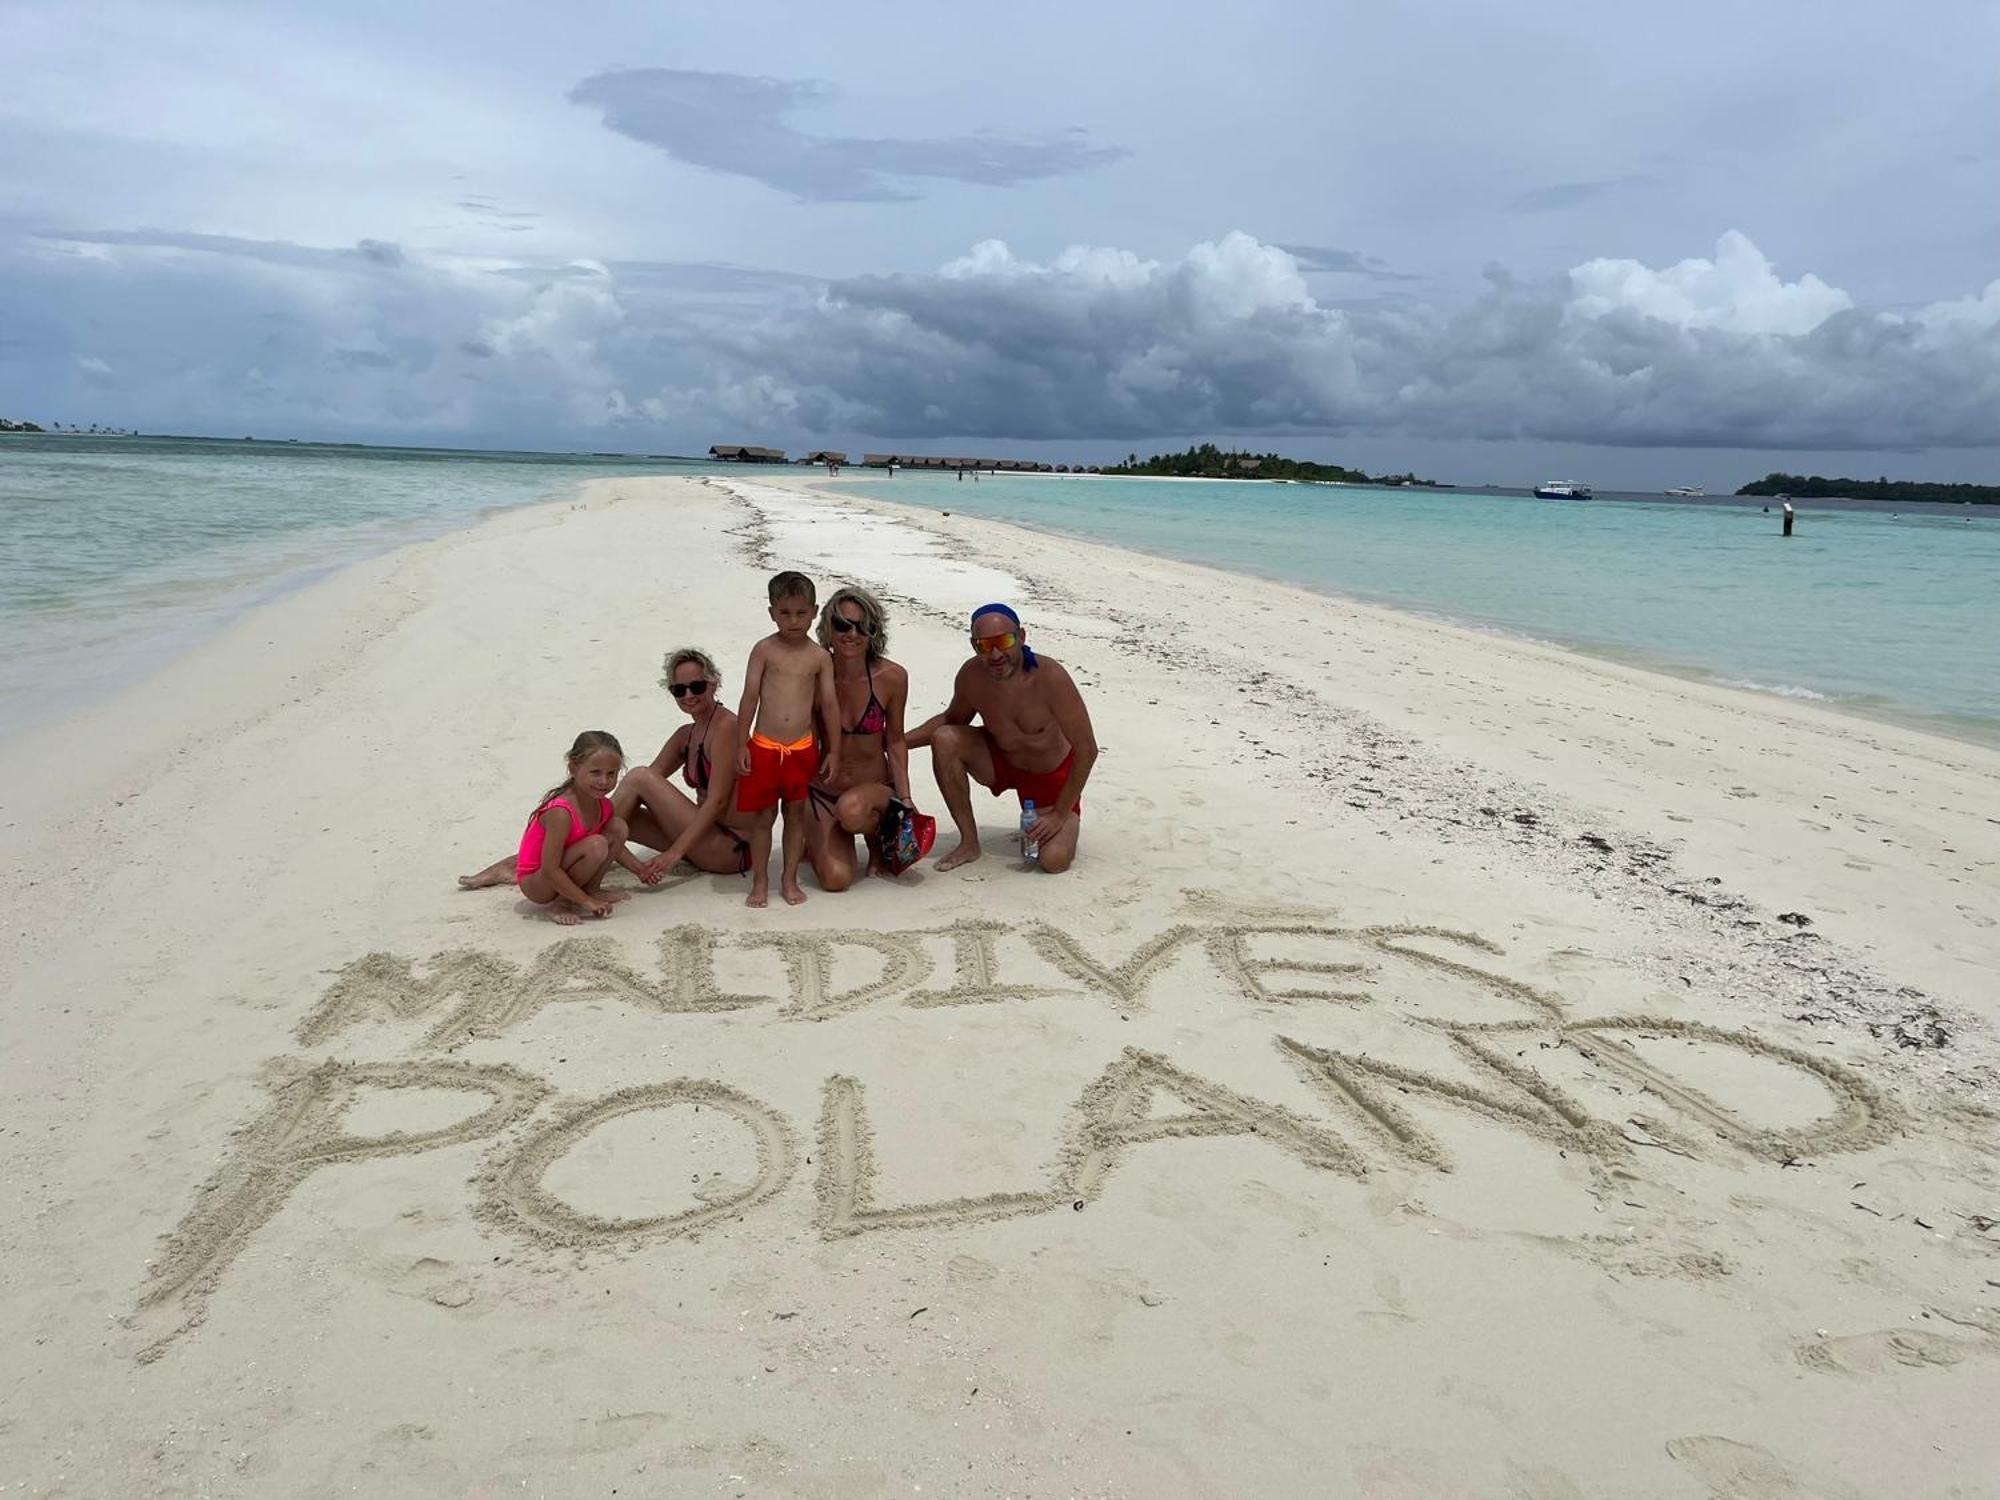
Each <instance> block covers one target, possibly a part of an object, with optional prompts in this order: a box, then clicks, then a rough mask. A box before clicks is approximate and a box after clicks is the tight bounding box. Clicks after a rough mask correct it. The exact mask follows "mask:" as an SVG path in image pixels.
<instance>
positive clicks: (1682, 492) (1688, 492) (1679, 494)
mask: <svg viewBox="0 0 2000 1500" xmlns="http://www.w3.org/2000/svg"><path fill="white" fill-rule="evenodd" d="M1667 493H1668V494H1669V495H1672V496H1674V497H1675V498H1676V499H1678V500H1699V499H1701V497H1702V496H1704V495H1706V494H1707V493H1708V491H1707V490H1705V489H1703V488H1702V487H1701V486H1700V485H1698V484H1683V485H1677V486H1675V487H1674V488H1673V489H1670V490H1668V491H1667Z"/></svg>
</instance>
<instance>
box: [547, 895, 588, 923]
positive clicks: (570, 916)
mask: <svg viewBox="0 0 2000 1500" xmlns="http://www.w3.org/2000/svg"><path fill="white" fill-rule="evenodd" d="M549 920H550V921H551V922H553V923H555V924H556V926H558V927H576V926H579V925H581V924H582V922H583V914H582V913H581V912H579V911H578V910H577V909H576V908H575V907H574V906H571V905H570V904H569V903H568V902H567V901H558V902H556V904H555V905H553V906H551V907H550V908H549Z"/></svg>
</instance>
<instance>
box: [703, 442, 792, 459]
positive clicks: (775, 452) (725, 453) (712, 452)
mask: <svg viewBox="0 0 2000 1500" xmlns="http://www.w3.org/2000/svg"><path fill="white" fill-rule="evenodd" d="M708 456H709V457H710V458H713V459H715V460H717V461H718V462H721V463H730V464H781V463H783V462H784V461H785V450H784V449H782V448H753V447H750V446H748V445H746V444H743V443H714V444H711V445H710V447H709V450H708Z"/></svg>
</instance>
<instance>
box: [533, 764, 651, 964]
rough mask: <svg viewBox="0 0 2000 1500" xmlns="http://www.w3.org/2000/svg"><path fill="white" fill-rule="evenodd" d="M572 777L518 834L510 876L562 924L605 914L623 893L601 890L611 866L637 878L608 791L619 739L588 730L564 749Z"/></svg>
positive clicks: (636, 866) (613, 782) (546, 795)
mask: <svg viewBox="0 0 2000 1500" xmlns="http://www.w3.org/2000/svg"><path fill="white" fill-rule="evenodd" d="M568 761H569V779H568V780H566V781H564V782H563V783H562V784H561V785H560V786H554V787H550V788H549V790H548V791H547V792H546V793H544V794H543V796H542V798H541V800H540V801H539V802H538V803H537V804H536V806H535V811H534V813H533V815H532V816H531V817H530V818H529V819H528V826H527V828H526V830H525V831H524V832H523V833H522V834H521V852H520V853H519V854H518V855H517V856H515V861H514V879H515V881H516V882H517V883H518V884H519V885H520V887H521V894H522V895H523V896H526V897H527V898H528V899H529V900H530V901H532V902H534V903H535V904H536V905H537V906H546V907H548V908H549V915H550V916H551V917H553V918H554V919H555V920H556V921H557V922H559V923H561V924H562V925H563V926H565V927H574V926H575V925H576V924H577V922H579V921H580V920H581V919H582V918H584V917H586V916H591V917H608V916H610V915H611V908H612V906H613V905H614V904H615V903H617V902H620V901H623V900H624V899H625V896H624V894H623V893H622V892H613V893H612V894H610V895H606V894H604V892H602V891H601V890H599V889H598V887H599V886H600V885H601V884H602V883H603V880H604V877H605V875H606V874H607V873H609V871H610V869H611V866H612V864H613V863H614V862H616V863H618V864H621V865H623V866H624V867H625V868H626V869H628V870H630V871H631V872H632V873H633V874H634V875H637V874H639V873H640V866H639V861H638V860H637V859H635V858H634V857H633V855H632V853H631V852H630V851H629V850H628V849H626V847H625V820H624V819H623V818H621V817H619V816H618V815H617V814H616V813H615V812H614V811H613V810H612V807H611V796H610V793H611V789H612V788H613V787H615V786H616V785H617V784H618V773H619V772H620V771H621V770H623V769H624V766H625V752H624V751H623V750H622V749H620V748H619V745H618V741H617V740H616V739H615V738H613V737H612V736H611V735H608V734H606V733H605V732H604V731H603V730H601V729H586V730H585V731H584V732H583V733H582V734H580V735H578V736H577V737H576V743H575V744H573V745H571V746H570V747H569V756H568Z"/></svg>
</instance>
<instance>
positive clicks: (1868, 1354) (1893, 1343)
mask: <svg viewBox="0 0 2000 1500" xmlns="http://www.w3.org/2000/svg"><path fill="white" fill-rule="evenodd" d="M1969 1352H1970V1351H1969V1350H1968V1349H1967V1348H1966V1347H1965V1345H1963V1344H1962V1343H1960V1342H1959V1341H1958V1340H1957V1339H1948V1338H1944V1337H1942V1336H1941V1335H1939V1334H1935V1333H1926V1332H1924V1331H1923V1330H1922V1329H1920V1328H1899V1329H1893V1330H1890V1329H1885V1330H1882V1331H1880V1332H1877V1333H1855V1334H1849V1335H1848V1336H1846V1337H1845V1338H1834V1339H1819V1340H1817V1341H1816V1342H1814V1343H1810V1344H1802V1345H1801V1346H1800V1347H1799V1349H1798V1351H1797V1358H1798V1361H1799V1363H1800V1364H1802V1365H1804V1366H1805V1367H1806V1368H1807V1369H1808V1370H1823V1371H1826V1372H1828V1373H1832V1374H1845V1375H1866V1374H1873V1373H1874V1372H1876V1371H1878V1370H1886V1369H1888V1368H1889V1367H1890V1366H1892V1365H1903V1366H1905V1367H1907V1368H1911V1369H1919V1370H1921V1369H1925V1368H1930V1367H1936V1366H1943V1365H1955V1364H1957V1363H1958V1362H1959V1361H1960V1360H1962V1359H1964V1358H1965V1356H1966V1355H1967V1354H1968V1353H1969Z"/></svg>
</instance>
